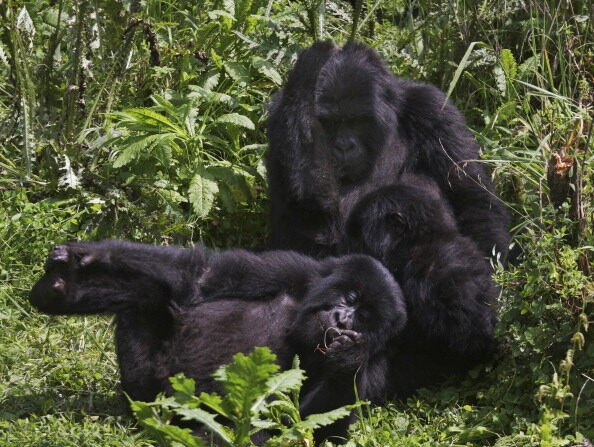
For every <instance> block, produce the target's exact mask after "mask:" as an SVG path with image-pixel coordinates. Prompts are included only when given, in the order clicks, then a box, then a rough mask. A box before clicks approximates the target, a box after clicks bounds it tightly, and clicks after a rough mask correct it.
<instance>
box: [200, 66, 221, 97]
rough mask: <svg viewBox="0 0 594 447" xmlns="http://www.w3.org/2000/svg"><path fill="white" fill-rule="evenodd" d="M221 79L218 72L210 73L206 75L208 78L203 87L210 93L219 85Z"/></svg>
mask: <svg viewBox="0 0 594 447" xmlns="http://www.w3.org/2000/svg"><path fill="white" fill-rule="evenodd" d="M220 78H221V73H219V72H218V71H212V70H211V71H209V72H208V73H206V78H205V79H204V82H203V83H202V87H204V89H205V90H206V91H208V92H211V91H212V90H213V89H214V88H215V87H216V86H217V84H218V83H219V79H220Z"/></svg>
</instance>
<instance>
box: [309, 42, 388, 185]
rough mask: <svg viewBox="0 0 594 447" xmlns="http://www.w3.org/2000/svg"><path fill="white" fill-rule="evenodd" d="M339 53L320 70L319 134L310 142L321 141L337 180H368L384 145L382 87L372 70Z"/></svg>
mask: <svg viewBox="0 0 594 447" xmlns="http://www.w3.org/2000/svg"><path fill="white" fill-rule="evenodd" d="M345 52H347V50H345V51H344V52H343V53H345ZM343 53H339V54H337V55H336V56H334V57H333V58H331V59H329V60H328V61H327V62H326V64H325V65H324V66H323V67H322V69H321V70H320V74H319V77H318V82H317V85H316V89H315V93H314V96H315V99H314V116H315V118H316V119H317V120H318V122H319V123H320V125H321V128H322V130H323V135H314V139H316V140H317V139H318V138H319V139H325V143H326V145H327V147H328V152H329V155H330V159H331V160H332V167H333V170H334V173H335V175H336V178H337V180H338V181H339V182H340V183H342V184H348V183H356V182H358V181H361V180H364V179H366V178H367V177H368V175H369V172H370V171H371V168H372V166H373V165H374V163H375V161H376V154H377V153H378V152H379V151H380V149H381V148H382V147H383V145H384V140H385V135H386V130H385V129H384V126H383V122H384V121H385V117H386V116H387V115H386V114H385V110H384V109H385V108H386V106H385V100H384V99H382V98H381V90H382V84H381V82H380V83H378V82H377V81H376V80H375V79H376V77H374V75H373V67H372V66H369V65H359V64H357V61H356V60H353V58H351V57H347V56H346V55H344V54H343ZM388 115H389V114H388ZM378 117H384V119H382V120H380V119H379V118H378Z"/></svg>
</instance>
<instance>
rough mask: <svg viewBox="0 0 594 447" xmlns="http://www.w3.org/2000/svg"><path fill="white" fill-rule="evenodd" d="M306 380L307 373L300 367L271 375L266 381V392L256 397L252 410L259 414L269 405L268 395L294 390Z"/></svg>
mask: <svg viewBox="0 0 594 447" xmlns="http://www.w3.org/2000/svg"><path fill="white" fill-rule="evenodd" d="M304 380H305V373H304V371H302V370H299V369H290V370H288V371H283V372H282V373H280V374H275V375H274V376H272V377H270V378H269V379H268V381H267V382H266V388H267V391H266V394H263V395H261V396H260V397H258V398H257V399H256V401H255V402H254V405H252V412H253V413H255V414H258V413H260V412H261V411H263V410H264V408H266V406H267V405H266V398H267V397H268V396H270V395H274V394H278V393H285V392H287V391H290V390H294V389H296V388H298V387H300V386H301V384H302V383H303V381H304Z"/></svg>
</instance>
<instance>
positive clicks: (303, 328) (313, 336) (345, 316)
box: [291, 255, 406, 354]
mask: <svg viewBox="0 0 594 447" xmlns="http://www.w3.org/2000/svg"><path fill="white" fill-rule="evenodd" d="M325 263H326V268H327V270H326V274H325V275H322V279H321V280H318V281H317V282H316V283H315V284H313V285H312V287H311V289H310V291H309V293H308V295H307V296H306V298H305V300H304V302H303V304H302V305H301V307H300V310H299V313H298V315H297V317H296V320H295V322H294V324H293V326H292V328H291V332H292V334H293V336H294V337H295V338H298V339H299V343H300V344H301V345H304V346H309V347H316V346H321V347H327V346H328V345H329V344H330V343H332V342H333V341H334V340H335V339H337V338H339V337H340V336H342V335H344V334H346V335H348V337H350V338H353V337H355V338H356V337H357V335H356V334H359V335H360V336H362V337H363V338H364V339H365V342H366V343H367V345H368V346H369V353H370V354H372V353H373V352H374V349H377V348H378V347H382V346H385V345H386V343H387V341H388V340H389V339H391V338H392V337H393V336H395V335H396V334H398V333H399V332H400V330H402V328H403V327H404V324H405V321H406V309H405V307H404V299H403V297H402V292H401V290H400V287H399V286H398V284H397V283H396V282H395V280H394V279H393V277H392V275H391V274H390V273H389V272H388V271H387V270H386V269H385V268H384V267H383V266H382V265H381V263H380V262H378V261H376V260H375V259H372V258H370V257H367V256H361V255H351V256H345V257H342V258H330V259H328V260H326V261H325Z"/></svg>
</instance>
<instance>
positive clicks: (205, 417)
mask: <svg viewBox="0 0 594 447" xmlns="http://www.w3.org/2000/svg"><path fill="white" fill-rule="evenodd" d="M175 413H176V414H177V415H179V416H181V417H182V419H184V420H185V421H198V422H200V423H201V424H202V425H204V428H206V429H207V430H208V431H210V432H212V433H214V434H215V435H217V436H218V437H219V438H221V440H222V441H223V442H225V444H228V445H233V431H232V430H231V429H229V428H227V427H225V426H224V425H223V424H220V423H219V422H217V421H216V420H215V417H216V415H214V414H211V413H209V412H207V411H204V410H202V409H200V408H184V407H180V408H176V409H175Z"/></svg>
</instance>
